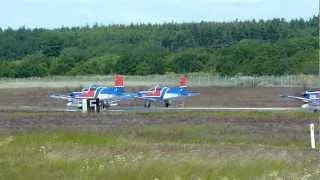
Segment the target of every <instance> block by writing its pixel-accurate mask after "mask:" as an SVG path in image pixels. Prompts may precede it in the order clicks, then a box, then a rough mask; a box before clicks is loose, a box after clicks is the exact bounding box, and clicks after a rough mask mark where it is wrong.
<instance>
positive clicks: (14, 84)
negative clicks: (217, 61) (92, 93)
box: [0, 73, 320, 89]
mask: <svg viewBox="0 0 320 180" xmlns="http://www.w3.org/2000/svg"><path fill="white" fill-rule="evenodd" d="M187 76H188V78H189V85H190V86H192V87H195V86H198V87H199V86H205V87H206V86H216V87H302V88H308V89H309V88H319V87H320V81H319V77H318V76H316V75H287V76H259V77H254V76H232V77H224V76H218V75H212V74H208V73H189V74H187ZM179 77H180V75H179V74H166V75H148V76H125V79H126V82H125V84H126V86H151V85H155V84H162V85H169V86H173V85H178V83H179ZM113 82H114V76H113V75H92V76H53V77H42V78H38V77H30V78H20V79H19V78H18V79H15V78H0V88H34V87H44V88H63V87H69V88H75V87H76V88H78V87H80V86H81V87H83V86H86V85H88V84H101V85H108V86H113Z"/></svg>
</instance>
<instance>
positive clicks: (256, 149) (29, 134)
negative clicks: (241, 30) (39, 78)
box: [0, 86, 320, 179]
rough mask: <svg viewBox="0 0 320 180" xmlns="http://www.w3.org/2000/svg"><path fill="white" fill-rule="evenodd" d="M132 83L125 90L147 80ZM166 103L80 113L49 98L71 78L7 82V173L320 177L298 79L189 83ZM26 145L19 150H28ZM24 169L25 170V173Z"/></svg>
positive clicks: (1, 135) (2, 105)
mask: <svg viewBox="0 0 320 180" xmlns="http://www.w3.org/2000/svg"><path fill="white" fill-rule="evenodd" d="M145 88H146V87H143V86H136V87H128V88H126V90H127V91H129V92H130V91H137V90H142V89H145ZM190 90H192V91H198V92H200V93H201V95H200V96H197V97H193V98H190V99H187V100H186V101H184V103H183V104H177V105H173V106H172V107H169V108H165V107H159V105H154V106H152V107H151V108H150V109H147V108H144V107H143V103H141V102H137V101H132V102H131V101H130V102H123V103H121V104H120V106H117V107H111V108H110V110H103V111H102V112H100V113H87V114H83V113H82V112H81V111H78V110H70V109H67V108H66V107H65V102H63V101H57V100H52V99H49V98H48V94H49V93H50V92H61V93H67V92H69V91H70V88H14V89H10V88H0V94H1V95H0V117H1V118H0V153H1V154H4V155H5V156H3V157H5V158H3V159H2V160H0V164H3V165H4V164H9V165H6V166H7V167H6V168H5V170H0V176H1V177H5V178H6V179H8V178H18V179H19V178H21V177H23V176H22V175H21V174H23V173H22V172H25V171H24V169H25V168H27V169H28V172H26V173H25V174H24V175H25V177H28V178H31V179H40V178H39V177H41V175H43V176H46V177H48V179H57V178H58V179H61V178H62V179H63V178H64V179H65V178H66V179H70V178H71V179H72V178H73V179H78V178H84V179H86V178H89V179H90V178H91V177H95V178H97V179H101V178H102V179H103V178H109V179H179V178H180V179H248V178H252V177H254V179H276V178H280V179H288V178H289V179H290V178H291V179H300V178H303V177H308V178H309V179H318V177H320V166H319V164H320V163H319V152H317V151H313V150H310V145H309V144H310V142H309V132H308V125H309V124H310V123H317V122H318V114H317V113H310V112H305V111H301V110H300V108H298V107H299V106H300V103H299V102H296V101H288V100H283V99H281V98H280V97H279V94H281V93H288V94H289V93H290V94H298V93H301V88H277V87H261V88H242V87H240V88H233V87H191V88H190ZM21 155H22V156H21ZM19 173H20V175H19Z"/></svg>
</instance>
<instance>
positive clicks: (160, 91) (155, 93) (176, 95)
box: [137, 76, 200, 108]
mask: <svg viewBox="0 0 320 180" xmlns="http://www.w3.org/2000/svg"><path fill="white" fill-rule="evenodd" d="M187 85H188V78H187V77H186V76H181V77H180V86H179V87H161V86H154V87H153V88H151V89H149V90H147V91H139V92H138V94H137V99H139V100H143V101H144V102H145V103H144V106H145V107H147V108H150V106H151V104H152V103H154V102H160V103H164V105H165V106H166V107H169V106H170V105H171V104H172V103H173V101H176V100H180V99H184V98H187V97H192V96H197V95H200V93H198V92H189V90H188V89H187Z"/></svg>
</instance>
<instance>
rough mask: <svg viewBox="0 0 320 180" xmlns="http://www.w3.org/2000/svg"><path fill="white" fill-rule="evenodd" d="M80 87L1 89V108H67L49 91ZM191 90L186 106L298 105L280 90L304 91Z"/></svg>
mask: <svg viewBox="0 0 320 180" xmlns="http://www.w3.org/2000/svg"><path fill="white" fill-rule="evenodd" d="M143 89H146V87H134V88H133V87H131V88H127V91H128V92H136V91H138V90H143ZM76 90H77V89H44V88H43V89H42V88H38V89H33V88H28V89H0V111H1V109H4V108H6V107H12V108H14V107H23V106H34V107H46V108H65V102H64V101H60V100H55V99H50V98H48V94H50V93H62V94H67V93H68V92H71V91H76ZM190 91H196V92H200V93H201V95H200V96H195V97H192V98H189V99H186V100H185V101H184V104H185V106H196V107H298V106H300V105H301V102H297V101H291V100H285V99H282V98H280V97H279V95H280V94H290V95H292V94H294V95H298V94H301V93H302V92H303V91H302V90H301V89H300V88H226V87H197V88H190ZM122 105H124V106H128V105H138V106H142V105H143V103H142V102H135V101H133V102H125V103H122Z"/></svg>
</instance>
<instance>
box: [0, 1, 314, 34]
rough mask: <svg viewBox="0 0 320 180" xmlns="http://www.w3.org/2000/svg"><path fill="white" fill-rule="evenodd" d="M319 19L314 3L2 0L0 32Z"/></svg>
mask: <svg viewBox="0 0 320 180" xmlns="http://www.w3.org/2000/svg"><path fill="white" fill-rule="evenodd" d="M318 13H319V1H318V0H156V1H152V0H7V1H5V0H4V1H3V2H1V6H0V27H1V28H8V27H11V28H14V29H16V28H19V27H22V26H25V27H27V28H49V29H52V28H59V27H62V26H63V27H71V26H72V27H73V26H85V25H93V24H96V23H97V24H104V25H108V24H130V23H164V22H177V23H181V22H200V21H219V22H222V21H233V20H236V19H238V20H251V19H256V20H258V19H272V18H285V19H287V20H288V19H295V18H304V19H308V18H310V17H312V16H313V15H318Z"/></svg>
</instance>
